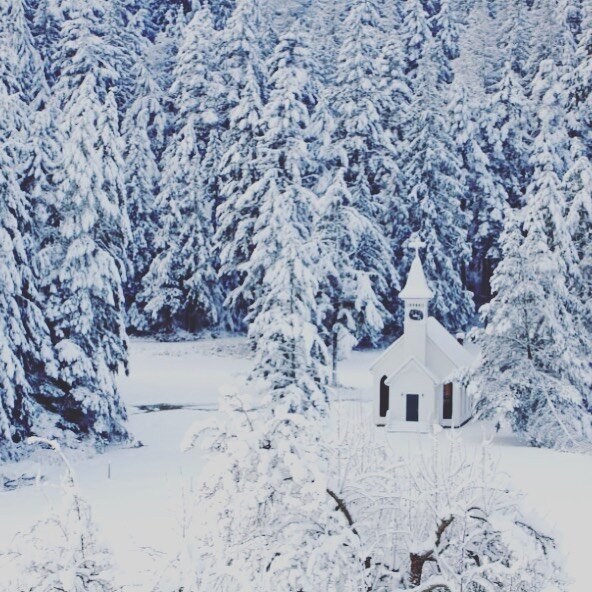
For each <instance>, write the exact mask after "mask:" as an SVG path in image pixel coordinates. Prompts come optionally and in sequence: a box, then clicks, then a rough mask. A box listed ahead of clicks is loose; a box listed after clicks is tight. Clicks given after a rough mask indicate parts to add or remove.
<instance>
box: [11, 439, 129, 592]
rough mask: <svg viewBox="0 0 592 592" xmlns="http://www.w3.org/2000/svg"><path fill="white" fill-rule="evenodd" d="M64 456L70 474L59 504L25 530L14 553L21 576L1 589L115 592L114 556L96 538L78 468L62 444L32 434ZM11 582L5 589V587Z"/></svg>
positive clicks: (66, 475)
mask: <svg viewBox="0 0 592 592" xmlns="http://www.w3.org/2000/svg"><path fill="white" fill-rule="evenodd" d="M28 441H29V443H31V444H37V443H41V444H45V445H47V446H50V447H51V448H52V449H53V450H54V451H55V452H56V453H57V454H58V455H60V457H61V459H62V461H63V462H64V465H65V472H64V475H63V476H62V479H61V483H60V488H59V489H60V508H59V509H56V510H55V511H53V512H51V514H50V515H49V516H48V517H47V518H45V519H43V520H40V521H39V522H37V523H36V524H35V525H34V526H33V527H32V529H31V530H30V531H29V532H26V533H21V534H20V535H19V537H18V539H17V541H16V543H15V545H14V547H13V548H12V550H11V552H10V556H11V558H12V559H13V560H14V562H15V565H16V569H14V565H13V569H11V570H10V571H11V573H14V574H17V575H15V576H14V577H13V579H12V581H10V582H6V583H5V582H2V581H0V589H2V592H9V591H10V592H14V591H16V590H19V591H23V592H24V591H26V592H61V591H64V592H115V590H119V588H118V587H117V586H116V584H115V582H114V577H113V573H112V565H111V555H110V553H109V551H108V550H107V549H106V548H105V547H103V546H102V545H101V544H100V543H99V542H98V540H97V535H96V528H95V525H94V523H93V520H92V516H91V508H90V506H89V504H88V502H87V501H86V500H85V499H84V498H83V496H82V495H81V493H80V491H79V488H78V485H77V483H76V477H75V475H74V471H73V469H72V467H71V465H70V463H69V462H68V460H67V458H66V457H65V455H64V454H63V452H62V451H61V449H60V446H59V444H58V443H57V442H54V441H51V440H45V439H43V438H29V440H28ZM2 585H4V586H6V587H5V588H1V586H2Z"/></svg>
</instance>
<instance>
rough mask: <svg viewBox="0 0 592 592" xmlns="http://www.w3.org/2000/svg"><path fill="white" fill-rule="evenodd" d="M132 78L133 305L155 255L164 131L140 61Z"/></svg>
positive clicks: (128, 132)
mask: <svg viewBox="0 0 592 592" xmlns="http://www.w3.org/2000/svg"><path fill="white" fill-rule="evenodd" d="M134 78H135V80H136V90H135V92H134V94H135V96H137V98H136V99H135V101H134V102H133V103H132V105H131V106H130V108H129V109H128V111H127V113H126V116H125V119H124V121H123V125H122V135H123V141H124V151H123V157H124V160H125V163H126V167H125V185H126V191H127V209H128V215H129V218H130V225H131V228H132V232H131V238H130V241H129V244H128V260H129V263H130V268H131V269H130V272H129V275H128V277H127V283H126V286H125V287H126V290H125V292H126V299H127V301H128V302H130V303H133V302H134V299H135V297H136V295H137V294H138V292H139V290H140V287H141V280H142V278H143V277H144V276H145V275H146V272H147V271H148V268H149V266H150V264H151V263H152V260H153V258H154V256H155V255H156V250H155V244H154V243H155V237H156V233H157V231H158V219H157V213H158V212H157V208H156V196H157V190H158V183H159V179H160V171H159V169H158V158H159V157H160V154H161V153H162V149H163V144H164V131H165V128H166V114H165V112H164V107H163V93H162V90H161V89H160V87H159V86H158V84H157V82H156V81H155V80H154V78H153V77H152V75H151V73H150V72H149V71H148V68H147V67H146V66H145V65H144V64H142V63H141V62H139V63H138V64H136V66H135V72H134ZM136 316H137V310H136V309H135V307H133V306H132V309H131V310H130V314H129V321H128V322H129V324H130V326H132V327H136V325H138V324H139V325H141V324H142V321H141V319H137V318H136ZM136 328H137V327H136Z"/></svg>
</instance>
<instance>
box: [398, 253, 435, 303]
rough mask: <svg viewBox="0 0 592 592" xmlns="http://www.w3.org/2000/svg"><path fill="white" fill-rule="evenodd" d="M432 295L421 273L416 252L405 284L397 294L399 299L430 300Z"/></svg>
mask: <svg viewBox="0 0 592 592" xmlns="http://www.w3.org/2000/svg"><path fill="white" fill-rule="evenodd" d="M433 295H434V294H433V292H432V291H431V290H430V287H429V286H428V281H427V280H426V276H425V273H424V272H423V267H422V265H421V259H420V258H419V254H418V253H417V252H416V253H415V257H414V258H413V263H411V269H410V270H409V275H408V276H407V283H406V284H405V287H404V288H403V289H402V290H401V292H400V293H399V298H431V297H432V296H433Z"/></svg>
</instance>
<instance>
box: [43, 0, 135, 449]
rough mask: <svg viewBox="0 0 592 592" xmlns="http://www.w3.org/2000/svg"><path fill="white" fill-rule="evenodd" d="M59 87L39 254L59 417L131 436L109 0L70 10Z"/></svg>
mask: <svg viewBox="0 0 592 592" xmlns="http://www.w3.org/2000/svg"><path fill="white" fill-rule="evenodd" d="M60 9H61V10H62V12H63V14H64V22H63V24H62V28H61V40H60V48H61V52H60V59H59V66H58V69H59V72H60V77H59V80H58V81H57V83H56V85H55V87H54V89H53V90H54V97H55V101H56V105H57V106H58V107H59V108H60V109H61V113H62V117H61V120H60V123H61V127H62V131H63V134H64V145H63V150H62V153H63V161H62V167H61V168H60V170H59V172H57V174H56V181H57V183H58V185H59V187H58V190H57V192H56V195H54V196H53V201H52V202H50V205H51V207H52V212H51V214H50V216H51V217H52V220H53V221H54V223H53V225H52V226H51V227H49V228H48V231H47V234H46V236H45V237H44V241H43V246H42V249H41V251H40V259H39V261H40V266H41V270H42V274H41V278H40V279H41V286H42V288H43V290H44V293H45V298H46V306H45V313H46V317H47V320H48V324H49V326H50V329H51V333H52V337H53V340H54V344H55V349H56V355H57V359H58V364H59V368H58V379H59V381H60V384H62V388H63V390H64V395H63V397H61V398H59V399H56V400H54V401H52V407H53V408H54V410H55V411H57V412H58V413H60V414H61V415H62V416H63V417H64V422H65V423H66V425H68V426H71V427H72V429H74V430H75V431H77V432H79V433H81V434H83V435H88V436H90V437H92V438H93V439H97V440H98V441H110V440H113V439H118V438H122V437H126V436H127V430H126V428H125V423H124V422H125V419H126V412H125V408H124V406H123V403H122V402H121V400H120V398H119V394H118V391H117V386H116V382H115V378H116V375H117V373H118V372H119V370H120V368H121V367H122V366H126V364H127V339H126V335H125V323H124V302H123V290H122V277H123V276H124V274H125V267H126V263H125V247H126V242H127V238H128V232H129V224H128V222H127V213H126V207H125V186H124V178H123V159H122V156H121V137H120V135H119V122H118V113H117V106H116V103H115V96H114V92H113V88H114V84H115V81H114V76H115V73H114V71H113V70H112V69H111V67H110V66H109V63H110V62H109V60H110V57H111V55H112V53H111V49H110V47H109V46H108V45H107V31H106V30H105V24H104V23H105V21H104V20H103V17H104V16H105V14H106V12H107V7H106V5H105V3H104V2H103V1H102V0H92V2H87V3H85V4H81V3H79V2H76V1H75V0H62V2H61V4H60Z"/></svg>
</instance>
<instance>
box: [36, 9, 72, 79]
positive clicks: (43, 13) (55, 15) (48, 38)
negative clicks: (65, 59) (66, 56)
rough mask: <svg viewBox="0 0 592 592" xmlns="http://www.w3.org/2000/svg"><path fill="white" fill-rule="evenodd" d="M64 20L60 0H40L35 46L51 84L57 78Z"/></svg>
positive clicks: (37, 12) (37, 11)
mask: <svg viewBox="0 0 592 592" xmlns="http://www.w3.org/2000/svg"><path fill="white" fill-rule="evenodd" d="M63 20H64V17H63V14H62V12H61V9H60V2H59V0H39V3H38V4H37V6H36V8H35V14H34V17H33V23H32V25H33V26H32V31H33V35H34V36H35V46H36V47H37V49H38V51H39V54H40V56H41V58H42V60H43V66H44V70H45V77H46V80H47V82H48V84H49V85H50V86H52V85H53V84H54V82H55V79H56V71H55V62H56V58H57V53H58V50H59V46H58V42H59V39H60V27H61V25H62V22H63Z"/></svg>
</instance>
